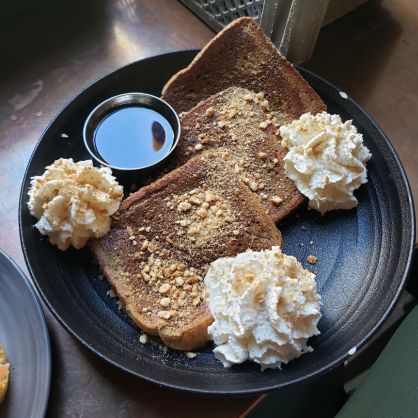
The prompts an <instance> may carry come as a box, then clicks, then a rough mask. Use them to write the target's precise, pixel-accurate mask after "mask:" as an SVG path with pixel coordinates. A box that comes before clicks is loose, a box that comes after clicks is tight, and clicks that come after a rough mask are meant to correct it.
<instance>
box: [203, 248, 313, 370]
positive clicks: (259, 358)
mask: <svg viewBox="0 0 418 418" xmlns="http://www.w3.org/2000/svg"><path fill="white" fill-rule="evenodd" d="M205 285H206V289H207V303H208V306H209V310H210V312H211V314H212V317H213V319H214V321H213V323H212V325H210V326H209V328H208V333H209V336H210V337H211V338H212V339H213V341H214V343H215V344H216V348H215V349H214V350H213V351H214V354H215V357H216V358H217V359H218V360H220V361H221V362H222V363H223V365H224V366H225V367H229V366H231V365H233V364H235V363H242V362H244V361H246V360H253V361H255V362H256V363H259V364H260V365H261V368H262V369H266V368H281V365H282V364H283V363H287V362H288V361H290V360H292V359H294V358H296V357H298V356H300V355H301V354H303V353H306V352H309V351H312V348H311V347H309V346H308V345H307V340H308V338H309V337H311V336H313V335H316V334H319V330H318V328H317V323H318V321H319V319H320V317H321V313H320V296H319V295H318V294H317V292H316V282H315V275H314V274H313V273H311V272H309V271H308V270H305V269H304V268H303V267H302V265H301V264H300V263H299V262H298V261H297V260H296V258H295V257H292V256H287V255H285V254H283V253H282V252H281V250H280V248H279V247H272V249H271V250H265V251H260V252H255V251H247V252H245V253H241V254H239V255H237V256H236V257H231V258H220V259H218V260H216V261H215V262H213V263H212V264H211V266H210V268H209V270H208V273H207V275H206V277H205Z"/></svg>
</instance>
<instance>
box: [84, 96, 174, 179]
mask: <svg viewBox="0 0 418 418" xmlns="http://www.w3.org/2000/svg"><path fill="white" fill-rule="evenodd" d="M179 137H180V120H179V118H178V115H177V113H176V112H175V110H174V109H173V108H172V107H171V106H170V105H169V104H168V103H167V102H165V101H164V100H162V99H160V98H158V97H156V96H152V95H150V94H146V93H125V94H120V95H118V96H114V97H111V98H109V99H106V100H105V101H103V102H102V103H100V104H99V105H98V106H96V107H95V108H94V109H93V111H92V112H91V113H90V115H89V116H88V117H87V119H86V122H85V124H84V128H83V138H84V144H85V146H86V148H87V150H88V152H89V153H90V155H91V156H92V158H93V159H94V160H96V161H97V162H98V163H100V164H102V165H105V166H108V167H110V168H111V169H112V172H113V174H114V175H115V176H116V177H118V179H120V180H121V181H124V182H131V183H139V182H140V181H141V179H143V178H145V177H147V176H148V175H150V174H151V173H152V172H155V171H157V170H158V169H160V168H161V167H162V166H163V165H164V163H165V162H166V160H167V158H168V157H169V155H170V154H171V153H172V152H173V151H174V149H175V147H176V145H177V143H178V140H179Z"/></svg>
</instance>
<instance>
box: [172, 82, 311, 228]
mask: <svg viewBox="0 0 418 418" xmlns="http://www.w3.org/2000/svg"><path fill="white" fill-rule="evenodd" d="M181 126H182V133H181V137H180V141H179V143H178V145H177V148H176V150H175V152H174V153H173V155H172V159H171V160H170V165H169V168H172V167H178V166H180V165H181V164H184V163H185V162H186V161H187V160H188V159H189V158H192V157H193V156H195V155H197V154H198V153H199V152H203V151H205V150H207V149H214V148H219V147H224V148H226V149H228V152H229V154H230V156H231V158H230V159H229V160H228V161H227V163H228V165H229V166H230V170H231V174H230V175H233V176H236V175H238V176H239V177H240V178H241V180H242V181H243V182H244V183H245V184H246V185H247V186H248V187H250V188H251V190H252V191H253V192H255V193H256V194H257V196H258V197H259V198H260V200H261V202H262V204H263V206H264V208H265V209H266V211H267V213H268V215H269V216H270V217H271V218H272V219H273V221H274V222H278V221H280V220H281V219H282V218H284V217H285V216H287V215H288V214H289V213H290V212H292V211H293V210H294V209H296V208H297V207H298V206H300V205H301V203H303V202H304V200H305V198H304V196H303V195H302V194H301V193H300V192H299V191H298V189H297V188H296V186H295V184H294V183H293V181H292V180H290V179H289V178H288V177H287V176H286V173H285V171H284V163H283V158H284V156H285V155H286V152H287V151H286V150H285V149H284V148H283V147H282V146H281V145H280V142H279V141H278V121H277V120H276V118H275V117H274V116H273V115H272V114H271V113H270V111H269V103H268V101H266V100H265V99H264V98H263V94H262V93H257V94H256V93H254V92H251V91H249V90H247V89H243V88H240V87H230V88H229V89H227V90H224V91H222V92H220V93H217V94H216V95H213V96H211V97H209V98H208V99H206V100H204V101H202V102H200V103H199V104H198V105H197V106H195V107H194V108H193V109H191V110H190V111H189V112H187V113H186V114H185V115H184V116H183V117H182V119H181ZM276 134H277V135H276Z"/></svg>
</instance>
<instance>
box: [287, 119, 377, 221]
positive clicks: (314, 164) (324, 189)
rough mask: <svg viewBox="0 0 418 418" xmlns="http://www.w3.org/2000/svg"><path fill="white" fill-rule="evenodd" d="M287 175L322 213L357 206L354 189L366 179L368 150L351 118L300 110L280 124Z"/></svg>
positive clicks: (312, 206) (312, 205)
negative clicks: (286, 150)
mask: <svg viewBox="0 0 418 418" xmlns="http://www.w3.org/2000/svg"><path fill="white" fill-rule="evenodd" d="M280 135H281V137H282V145H283V146H284V147H287V149H288V150H289V151H288V153H287V155H286V156H285V158H284V163H285V171H286V174H287V176H288V177H289V178H290V179H291V180H293V181H294V182H295V184H296V187H297V188H298V189H299V191H300V192H301V193H302V194H304V195H305V196H306V197H308V198H309V207H310V208H311V209H316V210H318V211H319V212H321V214H324V213H325V212H327V211H330V210H333V209H351V208H353V207H355V206H357V203H358V202H357V199H356V197H355V196H354V194H353V192H354V190H356V189H357V188H359V187H360V186H361V185H362V184H363V183H366V182H367V171H366V162H367V161H368V160H370V158H371V156H372V155H371V153H370V151H369V150H368V149H367V148H366V147H365V146H364V145H363V136H362V135H361V134H360V133H358V132H357V129H356V127H355V126H354V125H353V123H352V121H351V120H348V121H346V122H342V120H341V118H340V116H339V115H330V114H329V113H327V112H322V113H318V114H316V115H312V114H310V113H305V114H303V115H302V116H301V117H300V118H299V119H297V120H294V121H293V122H291V123H289V124H287V125H284V126H282V127H280Z"/></svg>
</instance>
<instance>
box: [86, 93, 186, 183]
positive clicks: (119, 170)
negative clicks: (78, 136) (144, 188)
mask: <svg viewBox="0 0 418 418" xmlns="http://www.w3.org/2000/svg"><path fill="white" fill-rule="evenodd" d="M129 106H136V107H138V106H140V107H146V108H148V109H152V110H154V111H155V112H158V113H159V114H160V115H161V116H163V117H164V118H165V119H166V120H167V121H168V122H169V124H170V126H171V128H172V129H173V133H174V139H173V144H172V146H171V148H170V150H169V151H168V153H167V154H165V155H163V156H162V157H161V158H160V159H159V160H157V161H155V162H153V163H152V164H150V165H147V166H142V167H135V168H123V167H116V166H112V165H111V164H109V163H107V162H106V161H103V159H102V158H101V156H100V155H99V154H98V152H97V149H96V146H95V144H94V135H95V132H96V129H97V128H98V126H99V124H100V123H101V121H102V120H103V119H104V118H105V117H106V116H108V115H109V114H110V113H112V112H114V111H116V110H118V109H121V108H124V107H129ZM179 138H180V120H179V117H178V115H177V113H176V111H175V110H174V109H173V108H172V107H171V106H170V105H169V104H168V103H167V102H166V101H164V100H162V99H160V98H159V97H156V96H153V95H151V94H147V93H124V94H119V95H118V96H114V97H110V98H109V99H106V100H104V101H103V102H102V103H100V104H99V105H98V106H96V107H95V108H94V109H93V110H92V112H91V113H90V114H89V115H88V117H87V119H86V121H85V123H84V127H83V139H84V145H85V147H86V149H87V151H88V152H89V154H90V155H91V157H92V158H93V159H94V160H95V161H96V162H98V163H99V164H101V165H104V166H107V167H110V168H111V169H112V172H113V174H114V175H115V176H116V177H117V178H118V179H119V180H121V181H123V182H128V183H140V182H141V180H143V179H145V178H146V177H147V176H149V175H150V174H152V173H155V172H156V171H158V170H160V169H161V168H162V167H163V166H164V165H165V163H166V161H167V158H168V157H169V156H170V155H171V153H172V152H173V151H174V149H175V148H176V146H177V144H178V141H179Z"/></svg>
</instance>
